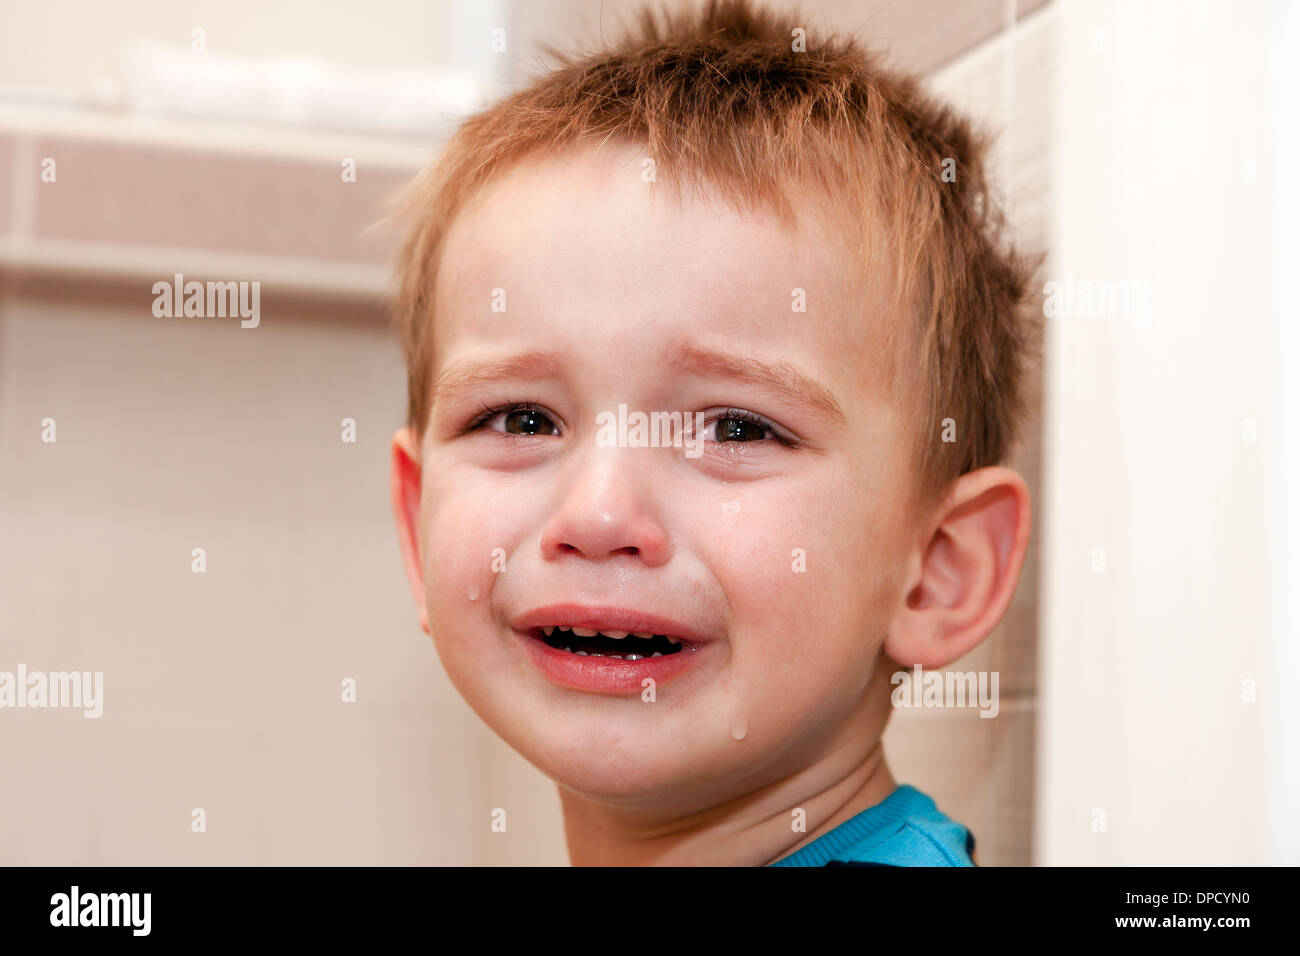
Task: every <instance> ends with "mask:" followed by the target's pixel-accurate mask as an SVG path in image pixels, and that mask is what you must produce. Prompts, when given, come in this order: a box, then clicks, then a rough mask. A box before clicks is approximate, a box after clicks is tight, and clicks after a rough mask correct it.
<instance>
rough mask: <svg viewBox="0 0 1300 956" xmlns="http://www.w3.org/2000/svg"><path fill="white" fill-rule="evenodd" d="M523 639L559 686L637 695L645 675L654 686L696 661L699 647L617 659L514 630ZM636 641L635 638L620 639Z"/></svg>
mask: <svg viewBox="0 0 1300 956" xmlns="http://www.w3.org/2000/svg"><path fill="white" fill-rule="evenodd" d="M515 633H516V634H517V635H519V639H520V640H521V641H523V642H524V647H525V648H527V650H528V654H529V656H530V657H532V659H533V663H534V664H536V665H537V667H538V669H539V670H540V671H541V672H542V673H543V674H545V675H546V676H547V677H549V678H550V679H551V680H552V681H554V682H555V683H557V684H559V685H560V686H561V687H569V688H572V689H573V690H585V691H589V692H591V693H596V694H617V695H627V694H639V693H641V692H642V691H643V690H645V686H644V685H643V682H644V681H645V680H646V679H647V678H648V679H650V680H653V681H654V685H653V686H655V687H658V685H660V684H662V683H663V682H664V681H667V680H671V679H672V678H674V677H676V676H677V675H679V674H681V673H682V672H683V671H685V670H687V669H689V668H691V667H693V666H695V664H697V663H698V662H699V659H700V654H701V653H702V652H703V649H704V648H703V646H700V645H696V646H693V647H683V648H682V649H681V650H680V651H678V652H677V653H675V654H665V655H664V656H663V657H643V658H641V659H640V660H638V661H629V660H619V659H618V658H616V657H592V656H591V655H590V654H588V655H586V656H579V655H577V654H574V653H573V652H572V651H566V650H564V649H563V648H559V649H557V648H554V647H551V645H549V644H547V643H546V642H545V641H543V640H541V639H539V638H536V637H532V636H531V635H529V634H527V633H524V632H521V631H516V632H515ZM624 640H637V638H624Z"/></svg>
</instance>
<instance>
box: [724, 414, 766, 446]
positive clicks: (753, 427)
mask: <svg viewBox="0 0 1300 956" xmlns="http://www.w3.org/2000/svg"><path fill="white" fill-rule="evenodd" d="M714 426H715V427H714V432H713V440H714V441H762V440H763V439H764V438H765V437H767V435H768V434H769V430H768V429H766V428H764V427H763V426H762V425H759V424H756V423H754V422H751V421H746V420H745V419H743V418H719V419H718V420H717V421H716V422H715V423H714Z"/></svg>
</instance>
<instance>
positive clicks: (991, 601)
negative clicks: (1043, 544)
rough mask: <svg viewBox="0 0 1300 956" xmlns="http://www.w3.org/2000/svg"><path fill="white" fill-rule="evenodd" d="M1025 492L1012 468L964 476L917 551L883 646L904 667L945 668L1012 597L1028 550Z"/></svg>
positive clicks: (997, 617)
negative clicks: (917, 555)
mask: <svg viewBox="0 0 1300 956" xmlns="http://www.w3.org/2000/svg"><path fill="white" fill-rule="evenodd" d="M1030 520H1031V519H1030V504H1029V489H1028V488H1027V487H1026V486H1025V482H1024V479H1023V478H1021V477H1020V475H1018V474H1016V472H1014V471H1012V470H1010V469H1009V468H1002V467H990V468H981V469H978V470H976V471H972V472H969V473H967V474H965V475H962V476H961V477H960V478H958V479H957V480H956V481H955V482H953V485H952V487H951V488H950V489H949V492H948V494H947V495H945V497H944V499H943V501H942V503H941V504H940V505H939V508H938V514H937V517H936V518H935V519H934V521H933V527H934V531H933V533H932V534H931V535H930V536H929V537H928V538H927V539H926V540H925V541H924V542H922V543H921V545H920V546H919V560H917V561H915V562H914V565H915V568H916V570H915V572H914V574H913V579H912V580H910V581H909V582H908V583H907V590H906V593H905V595H904V599H903V603H902V605H901V606H900V607H899V608H898V610H897V612H896V614H895V617H894V620H893V622H892V623H891V626H890V630H889V634H888V636H887V637H886V639H885V645H884V651H885V653H886V654H887V655H889V657H890V658H892V659H893V660H894V661H896V662H897V663H898V664H901V665H903V666H904V667H911V666H914V665H916V664H920V665H921V666H922V667H923V668H936V667H943V666H945V665H947V664H949V663H951V662H952V661H955V660H957V659H958V658H960V657H962V656H963V655H964V654H966V653H967V652H969V651H970V650H971V649H972V648H974V647H975V646H976V645H977V644H979V642H980V641H982V640H984V638H986V637H987V636H988V635H989V632H991V631H992V630H993V628H994V627H995V626H996V625H997V623H998V621H999V620H1000V619H1001V618H1002V615H1003V614H1004V613H1006V609H1007V607H1008V605H1009V604H1010V603H1011V598H1012V596H1013V595H1014V594H1015V589H1016V583H1017V582H1018V581H1019V579H1020V570H1021V568H1022V567H1023V565H1024V561H1025V552H1026V551H1027V550H1028V549H1029V528H1030Z"/></svg>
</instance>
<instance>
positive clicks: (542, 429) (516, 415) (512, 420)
mask: <svg viewBox="0 0 1300 956" xmlns="http://www.w3.org/2000/svg"><path fill="white" fill-rule="evenodd" d="M484 425H486V426H487V427H489V428H491V429H492V430H493V431H497V432H503V433H504V434H507V435H522V436H524V437H530V436H533V435H558V434H559V433H560V428H559V426H558V425H556V424H555V421H554V419H552V418H551V417H550V416H549V415H547V414H546V413H545V412H544V411H542V410H541V409H540V408H536V407H534V406H532V405H509V406H506V407H505V408H498V409H484V410H483V413H482V414H481V415H480V416H479V418H478V420H477V421H476V422H475V423H474V426H473V427H474V428H481V427H482V426H484Z"/></svg>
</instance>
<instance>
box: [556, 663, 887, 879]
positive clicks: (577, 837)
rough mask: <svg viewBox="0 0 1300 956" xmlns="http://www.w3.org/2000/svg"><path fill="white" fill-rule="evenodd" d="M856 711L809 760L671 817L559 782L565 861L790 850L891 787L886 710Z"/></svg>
mask: <svg viewBox="0 0 1300 956" xmlns="http://www.w3.org/2000/svg"><path fill="white" fill-rule="evenodd" d="M873 683H874V682H873ZM861 716H862V717H863V718H865V719H860V720H855V721H852V722H850V723H849V724H848V725H847V726H846V727H844V728H843V730H842V732H841V733H840V735H839V736H838V737H837V739H836V740H835V741H834V742H833V743H832V745H831V746H830V747H828V748H827V749H826V750H825V751H824V753H823V755H822V756H821V757H820V758H819V759H817V760H816V761H815V762H813V763H812V764H811V765H810V766H808V767H805V768H803V769H802V770H800V771H799V772H797V773H795V774H793V775H791V776H788V777H785V778H783V779H781V780H778V781H776V782H775V783H772V784H769V785H767V786H765V787H763V788H762V789H760V790H758V791H755V792H752V793H747V794H744V795H743V796H741V797H738V798H736V799H734V800H732V801H731V802H729V803H727V804H724V805H722V806H717V807H713V808H710V809H708V810H705V811H701V812H697V813H691V814H687V815H684V816H682V817H680V818H677V819H665V818H664V817H663V816H662V815H658V814H655V815H650V814H646V813H641V812H637V811H632V810H627V809H622V808H617V807H611V806H608V805H606V804H602V803H598V802H596V801H593V800H590V799H588V798H587V797H584V796H582V795H580V794H576V793H574V792H572V791H569V790H566V789H564V788H563V787H561V788H560V802H561V805H562V807H563V810H564V829H565V837H566V839H567V841H568V846H569V859H570V861H571V862H572V864H573V865H574V866H644V865H670V866H671V865H683V866H691V865H705V866H762V865H766V864H768V863H773V862H775V861H777V860H779V859H781V858H783V857H786V856H789V855H790V854H791V853H793V852H794V851H796V850H798V849H799V848H801V847H803V846H806V845H807V844H809V843H811V842H813V841H814V840H816V839H817V838H819V837H821V836H823V835H824V834H826V833H829V832H830V831H831V830H833V829H835V828H836V827H838V826H839V825H840V824H842V823H844V822H845V821H847V820H849V819H851V818H852V817H854V816H856V815H857V814H859V813H861V812H862V811H863V810H866V809H867V808H868V807H873V806H875V805H876V804H878V803H880V802H882V801H883V800H885V799H886V798H887V797H888V796H889V795H890V794H891V793H893V792H894V790H895V789H896V788H897V786H898V784H897V783H896V781H895V780H894V777H893V775H892V774H891V773H890V771H889V766H888V765H887V764H886V763H885V758H884V751H883V749H882V747H881V743H880V735H881V733H882V732H883V730H884V725H885V723H886V721H887V720H888V717H889V713H888V711H885V712H884V713H883V714H881V713H880V712H879V711H877V713H876V714H863V715H861ZM795 808H801V809H802V810H803V811H804V815H805V821H804V822H805V832H798V831H796V830H795V829H794V828H793V826H792V820H793V816H792V810H794V809H795Z"/></svg>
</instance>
